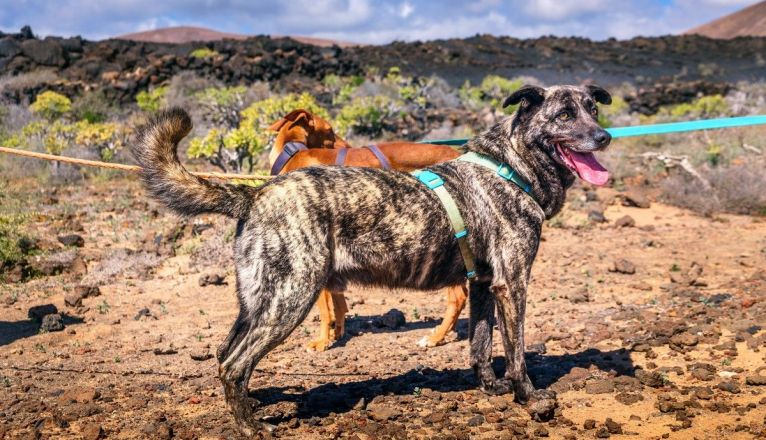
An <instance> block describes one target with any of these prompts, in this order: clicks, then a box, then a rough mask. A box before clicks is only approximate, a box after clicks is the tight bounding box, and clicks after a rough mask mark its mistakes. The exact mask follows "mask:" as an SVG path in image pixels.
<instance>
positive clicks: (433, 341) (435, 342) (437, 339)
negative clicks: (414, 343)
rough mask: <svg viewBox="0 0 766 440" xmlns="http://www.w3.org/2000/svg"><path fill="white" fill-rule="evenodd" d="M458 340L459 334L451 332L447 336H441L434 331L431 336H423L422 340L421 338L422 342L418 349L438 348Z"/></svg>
mask: <svg viewBox="0 0 766 440" xmlns="http://www.w3.org/2000/svg"><path fill="white" fill-rule="evenodd" d="M457 340H458V334H457V332H455V331H451V332H449V333H447V334H446V335H444V336H441V335H439V334H437V333H436V332H435V331H433V330H432V331H431V334H430V335H428V336H423V337H422V338H420V340H419V341H418V347H423V348H430V347H438V346H440V345H444V344H446V343H448V342H453V341H457Z"/></svg>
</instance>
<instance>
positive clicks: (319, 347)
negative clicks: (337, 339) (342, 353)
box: [306, 339, 332, 352]
mask: <svg viewBox="0 0 766 440" xmlns="http://www.w3.org/2000/svg"><path fill="white" fill-rule="evenodd" d="M331 345H332V341H331V340H329V339H314V340H313V341H311V342H309V343H308V344H306V351H309V352H311V351H317V352H318V351H326V350H327V349H328V348H330V346H331Z"/></svg>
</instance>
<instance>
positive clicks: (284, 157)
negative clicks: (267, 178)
mask: <svg viewBox="0 0 766 440" xmlns="http://www.w3.org/2000/svg"><path fill="white" fill-rule="evenodd" d="M303 150H308V148H306V145H304V144H302V143H300V142H288V143H286V144H285V145H284V146H283V147H282V152H281V153H279V156H277V160H275V161H274V165H272V166H271V175H272V176H276V175H277V174H279V172H280V171H282V168H284V167H285V165H287V162H289V161H290V159H292V157H293V156H295V154H296V153H297V152H299V151H303Z"/></svg>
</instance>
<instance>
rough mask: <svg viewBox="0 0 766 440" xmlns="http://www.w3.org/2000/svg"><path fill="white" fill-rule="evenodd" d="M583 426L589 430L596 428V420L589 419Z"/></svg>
mask: <svg viewBox="0 0 766 440" xmlns="http://www.w3.org/2000/svg"><path fill="white" fill-rule="evenodd" d="M582 427H583V428H585V429H589V430H590V429H594V428H595V427H596V421H595V420H593V419H587V420H585V423H583V425H582Z"/></svg>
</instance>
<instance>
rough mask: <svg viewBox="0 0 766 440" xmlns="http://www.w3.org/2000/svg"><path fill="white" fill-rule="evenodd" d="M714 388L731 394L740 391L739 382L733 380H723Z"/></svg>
mask: <svg viewBox="0 0 766 440" xmlns="http://www.w3.org/2000/svg"><path fill="white" fill-rule="evenodd" d="M716 388H718V389H719V390H721V391H726V392H729V393H732V394H739V392H740V391H741V389H740V387H739V384H738V383H736V382H734V381H724V382H721V383H719V384H718V385H716Z"/></svg>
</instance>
